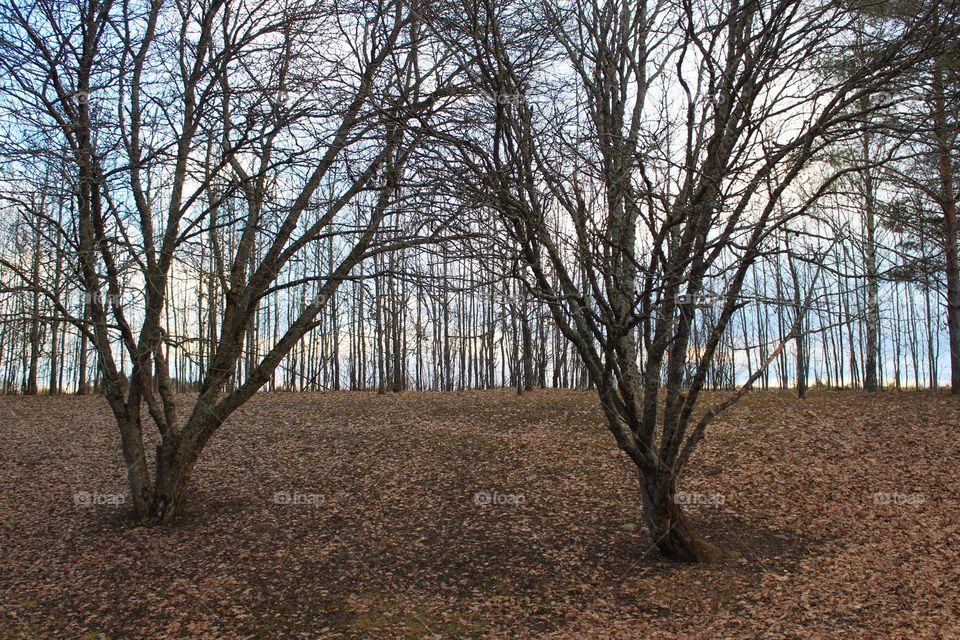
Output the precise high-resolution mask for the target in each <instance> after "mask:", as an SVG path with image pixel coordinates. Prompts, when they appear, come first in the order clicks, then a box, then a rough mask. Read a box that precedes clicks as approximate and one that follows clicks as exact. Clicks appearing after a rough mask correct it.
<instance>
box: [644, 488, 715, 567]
mask: <svg viewBox="0 0 960 640" xmlns="http://www.w3.org/2000/svg"><path fill="white" fill-rule="evenodd" d="M651 493H652V495H651ZM643 496H644V498H643V502H644V504H643V518H644V521H645V522H646V524H647V528H648V529H649V530H650V535H651V536H652V537H653V541H654V544H655V545H656V546H657V548H658V549H659V550H660V552H661V553H662V554H663V555H664V556H666V558H667V559H669V560H672V561H673V562H689V563H692V562H711V561H714V560H719V559H720V558H722V557H723V552H722V551H721V550H720V549H719V548H718V547H716V546H715V545H713V544H712V543H711V542H709V541H708V540H706V539H705V538H704V537H703V536H701V535H700V534H698V533H697V532H696V531H695V530H694V529H693V527H692V526H691V525H690V522H689V521H688V520H687V517H686V515H685V514H684V513H683V509H682V508H681V507H680V505H678V504H677V503H676V502H675V500H674V492H673V491H672V490H671V491H669V492H664V491H657V490H654V491H652V492H650V491H647V490H646V488H644V491H643Z"/></svg>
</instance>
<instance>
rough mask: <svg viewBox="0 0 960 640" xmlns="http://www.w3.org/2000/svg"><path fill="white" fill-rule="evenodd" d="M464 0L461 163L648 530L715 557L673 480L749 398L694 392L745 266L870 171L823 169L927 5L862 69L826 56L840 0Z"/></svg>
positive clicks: (699, 555) (836, 38)
mask: <svg viewBox="0 0 960 640" xmlns="http://www.w3.org/2000/svg"><path fill="white" fill-rule="evenodd" d="M450 11H452V12H454V13H453V15H456V16H457V17H456V18H455V19H454V18H452V16H448V18H449V19H447V20H446V21H445V22H444V29H445V30H446V32H448V33H455V34H456V36H451V38H450V40H451V43H450V46H451V47H456V48H457V51H458V54H459V55H460V56H461V58H462V59H463V60H464V61H466V62H468V63H469V65H470V66H469V68H470V69H471V74H470V78H471V81H472V82H473V83H475V87H476V89H477V90H478V93H479V94H480V95H481V96H487V97H488V99H487V101H486V103H480V106H477V103H476V101H474V102H473V103H469V107H467V108H465V114H467V115H465V116H464V118H466V117H468V116H473V118H474V120H473V121H474V123H475V128H474V129H472V130H471V132H470V135H466V136H460V137H459V139H458V140H456V141H454V142H452V143H451V147H453V148H455V149H456V150H457V157H456V160H451V162H450V166H451V171H454V172H456V174H457V175H458V176H459V177H460V184H461V185H462V188H464V190H465V191H466V192H467V193H469V194H470V197H471V198H472V199H473V201H474V202H475V203H477V205H480V206H485V207H487V208H488V209H489V210H490V211H491V212H493V214H494V216H495V219H496V220H497V221H498V222H499V224H500V228H502V229H503V230H504V231H505V232H506V233H505V235H506V237H508V238H509V240H510V241H509V242H508V243H505V245H504V251H507V252H510V254H511V255H513V256H515V257H516V259H517V260H519V261H521V262H522V264H523V265H524V272H525V273H526V274H527V284H528V287H529V289H530V291H531V292H533V293H534V294H535V295H536V296H537V297H538V298H539V299H541V300H543V301H544V302H545V303H546V304H547V305H548V306H549V308H550V311H551V313H552V316H553V320H554V322H555V323H556V324H557V325H558V326H559V327H560V330H561V331H562V332H563V334H564V335H565V336H566V337H567V339H568V340H570V341H571V342H572V343H573V344H574V345H575V346H576V348H577V351H578V353H579V355H580V357H581V358H582V359H583V361H584V363H585V365H586V369H587V371H588V372H589V375H590V377H591V380H592V382H593V384H594V385H595V387H596V389H597V392H598V394H599V398H600V403H601V407H602V409H603V412H604V414H605V416H606V418H607V423H608V427H609V429H610V431H611V432H612V434H613V436H614V438H615V439H616V441H617V444H618V445H619V447H620V448H621V449H622V450H623V451H624V452H625V453H626V455H628V456H629V458H630V459H631V460H632V461H633V462H634V464H635V465H636V467H637V470H638V472H639V476H640V484H641V491H642V496H643V514H644V518H645V521H646V523H647V525H648V527H649V529H650V532H651V535H652V537H653V540H654V542H655V544H656V545H657V546H658V547H659V548H660V549H661V551H662V552H663V553H664V554H665V555H666V556H667V557H669V558H671V559H674V560H679V561H697V560H705V559H710V558H712V557H715V556H716V555H718V553H719V551H718V550H717V549H716V547H715V546H714V545H712V544H711V543H710V542H708V541H707V540H705V539H704V538H703V537H702V536H700V535H699V534H698V533H697V532H696V531H695V530H694V529H693V528H692V527H691V525H690V524H689V523H688V521H687V518H686V516H685V514H684V513H683V511H682V510H681V508H680V507H679V506H678V505H677V504H676V501H675V494H676V491H677V483H678V479H679V477H680V474H681V472H682V471H683V469H684V466H685V465H686V464H687V463H688V462H689V460H690V458H691V456H692V455H693V452H694V451H695V449H696V446H697V444H698V443H699V442H700V441H701V440H702V438H703V437H704V434H705V431H706V428H707V426H708V424H709V423H710V421H711V419H712V418H713V417H714V416H716V415H717V414H718V413H719V412H720V411H722V410H724V409H725V408H727V407H728V406H730V405H731V404H732V403H733V402H734V401H735V400H736V399H737V398H738V397H740V395H741V394H740V393H737V394H734V395H733V396H731V397H730V398H729V399H727V400H724V401H721V402H719V403H718V404H715V405H714V406H711V407H708V408H706V409H703V408H698V400H699V399H700V393H701V390H702V389H703V387H704V384H705V381H706V376H707V374H708V371H709V367H710V364H711V361H712V359H713V357H714V355H715V353H716V350H717V347H718V345H719V344H720V342H721V339H722V337H723V336H724V334H725V332H726V330H727V328H728V326H729V323H730V320H731V317H732V316H733V314H734V312H735V311H736V310H737V309H738V307H740V306H741V301H740V299H739V294H740V292H741V290H742V288H743V285H744V280H745V278H746V276H747V273H748V272H749V270H750V267H751V265H753V264H754V263H755V261H756V260H757V259H758V258H759V257H761V256H762V255H763V254H764V253H765V252H767V251H769V250H771V248H772V247H773V246H775V245H776V243H777V238H778V237H780V236H781V235H782V234H783V233H784V232H787V231H789V225H790V223H791V221H794V220H797V219H798V218H799V217H800V216H802V215H804V214H805V213H806V212H807V211H808V210H809V208H810V206H811V204H812V203H814V202H816V200H817V198H819V197H820V196H822V195H823V194H824V193H827V192H829V191H830V190H831V189H832V187H833V185H834V184H835V183H836V181H837V179H838V178H839V177H840V176H842V175H844V174H846V173H849V172H852V171H857V170H858V167H857V166H847V167H842V168H840V169H839V170H837V171H832V172H830V171H826V172H825V171H823V170H822V169H821V170H819V171H812V170H810V167H811V165H812V164H814V163H815V162H816V161H817V160H818V159H819V158H820V157H822V152H823V150H824V149H825V148H826V147H827V146H828V145H829V144H831V143H833V142H834V141H836V140H837V139H838V138H843V137H847V136H854V135H856V133H857V132H858V130H859V128H860V127H861V126H862V125H863V123H864V121H865V120H866V116H867V115H868V114H869V112H870V109H872V108H873V107H871V106H870V104H872V103H871V102H870V101H867V105H868V106H867V107H866V110H864V108H862V107H861V105H862V104H864V101H863V98H864V97H865V96H869V95H871V94H872V93H873V92H876V91H877V90H878V89H879V88H881V87H883V86H884V84H885V83H887V82H889V81H890V80H892V79H893V78H896V77H897V76H898V74H901V73H903V72H905V71H907V70H909V69H911V68H912V66H913V65H914V64H915V63H916V62H917V60H918V59H923V58H924V57H925V56H929V54H930V50H931V49H930V47H935V46H936V45H937V42H936V38H926V37H925V36H924V35H923V34H922V29H921V26H922V25H923V24H924V23H923V19H924V17H923V16H917V18H916V20H915V21H910V22H909V23H904V24H902V25H901V28H900V30H899V31H898V33H897V35H896V37H893V38H891V37H885V38H884V39H882V41H876V40H875V41H873V42H868V43H866V44H865V45H864V50H865V51H866V52H867V53H866V54H865V56H864V59H863V64H862V65H861V66H859V67H858V68H857V69H855V70H851V71H850V72H848V73H843V74H828V75H824V74H821V73H820V66H821V65H823V64H825V63H826V61H828V60H830V59H831V58H832V57H834V56H835V55H836V53H837V51H840V50H842V49H843V47H845V46H846V45H847V44H848V41H847V40H846V39H847V38H849V37H850V36H851V34H853V33H854V30H855V29H856V28H857V16H856V15H855V14H854V12H852V11H851V10H850V8H849V7H848V6H846V5H845V4H844V3H840V2H832V1H829V0H827V1H818V2H809V1H806V0H759V1H756V0H749V1H746V2H741V1H739V0H734V1H732V2H725V3H722V4H719V5H717V4H702V3H691V2H683V3H677V4H671V3H665V2H594V1H592V0H583V1H577V2H572V3H551V2H547V3H540V4H537V5H535V6H530V5H528V4H527V3H523V2H518V3H507V4H503V3H497V4H494V3H490V2H484V1H482V0H477V1H474V0H465V1H464V2H454V3H453V6H452V7H451V8H450ZM863 35H864V37H865V38H869V35H870V34H863ZM464 43H465V44H464ZM481 99H482V98H481ZM801 184H802V186H803V188H802V189H801V188H799V186H798V185H801ZM581 269H583V270H585V272H586V273H587V277H586V278H579V277H578V272H579V271H580V270H581ZM721 284H722V286H720V285H721ZM707 305H710V306H713V307H714V308H715V313H714V314H712V315H713V319H712V322H711V324H710V326H709V327H708V329H707V330H706V331H705V332H702V333H701V335H702V336H703V337H702V343H700V344H697V345H694V344H693V339H694V338H693V336H694V333H693V327H694V326H695V322H696V319H697V318H698V317H699V316H700V315H701V314H700V311H699V310H700V309H701V308H702V307H703V306H707ZM801 319H802V317H801V316H800V315H799V314H798V320H801ZM797 326H798V325H797V324H796V323H795V330H796V327H797ZM792 333H793V332H791V335H792ZM789 337H790V336H788V338H789ZM694 347H697V351H698V353H699V358H697V359H695V358H693V357H692V356H691V353H692V352H693V350H694ZM781 347H782V345H781ZM778 351H779V349H778V350H775V351H774V355H775V354H776V353H777V352H778ZM768 362H769V361H768ZM757 375H758V372H757V373H754V375H753V376H752V377H751V378H750V379H749V380H748V382H747V384H746V385H745V387H744V388H747V387H749V386H750V384H752V382H753V380H755V379H756V376H757Z"/></svg>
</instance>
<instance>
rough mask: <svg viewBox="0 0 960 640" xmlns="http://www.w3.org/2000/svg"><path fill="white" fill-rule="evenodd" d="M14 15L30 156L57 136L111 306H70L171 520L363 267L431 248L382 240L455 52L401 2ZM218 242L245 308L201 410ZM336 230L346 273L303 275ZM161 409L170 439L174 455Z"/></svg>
mask: <svg viewBox="0 0 960 640" xmlns="http://www.w3.org/2000/svg"><path fill="white" fill-rule="evenodd" d="M0 17H2V21H3V28H2V35H0V48H2V51H3V56H2V57H3V63H2V64H3V71H4V73H5V74H6V76H7V80H6V81H5V87H4V88H5V90H6V91H5V93H4V99H5V101H6V102H5V106H6V107H7V108H8V109H11V110H17V111H20V112H23V113H26V114H29V116H30V120H29V125H30V126H24V127H23V128H22V129H20V130H18V131H16V132H15V133H16V135H15V138H16V144H17V150H18V151H20V152H21V153H22V158H23V159H24V161H25V162H26V161H28V159H29V158H30V157H38V156H40V155H42V154H43V153H52V152H51V151H50V150H49V149H38V148H36V147H35V146H34V144H33V143H34V140H36V137H35V136H37V135H38V132H41V133H43V134H50V133H51V132H53V133H55V134H57V135H58V136H59V138H60V140H61V142H62V143H63V145H64V146H65V149H66V156H67V159H68V164H69V166H70V167H72V169H73V176H74V180H75V184H74V185H73V190H74V194H75V197H76V201H77V207H76V215H75V219H73V220H70V221H65V224H64V226H63V228H62V229H61V233H63V234H64V235H68V236H71V239H72V240H73V242H74V243H75V245H76V247H77V254H78V255H77V259H78V264H77V265H76V269H77V271H78V273H79V277H80V280H81V281H82V283H83V286H84V288H85V290H86V291H87V292H88V294H89V299H90V304H89V312H90V315H89V319H85V318H77V317H73V316H72V315H71V314H70V309H68V308H67V307H66V306H65V305H64V304H63V303H62V301H61V300H58V299H56V298H55V297H54V296H52V295H51V296H50V297H51V299H52V300H53V302H54V303H55V304H57V305H58V311H59V312H60V313H62V314H63V315H64V316H65V317H69V318H71V319H72V320H73V322H75V324H76V325H77V326H78V327H79V328H80V329H81V331H83V333H84V334H85V335H86V336H87V337H88V338H89V339H90V340H91V341H92V343H93V344H94V346H95V348H96V352H97V356H98V358H99V364H100V370H101V372H102V376H103V384H104V395H105V396H106V399H107V401H108V402H109V405H110V408H111V410H112V412H113V415H114V417H115V418H116V421H117V424H118V426H119V429H120V435H121V442H122V448H123V455H124V459H125V461H126V464H127V468H128V479H129V484H130V490H131V493H132V497H133V506H134V509H135V511H136V514H137V516H139V517H140V518H142V519H151V520H155V521H160V522H169V521H171V520H173V519H174V518H176V517H177V516H178V515H180V514H181V513H182V511H183V506H184V504H185V498H186V486H187V482H188V480H189V477H190V474H191V471H192V469H193V468H194V465H195V464H196V462H197V459H198V457H199V455H200V453H201V451H202V450H203V448H204V446H205V445H206V443H207V442H208V441H209V439H210V438H211V437H212V436H213V434H214V433H215V432H216V430H217V429H218V428H219V427H220V426H221V425H222V424H223V422H224V421H225V420H226V419H227V417H228V416H230V414H231V413H232V412H233V411H234V410H236V409H237V407H239V406H240V405H241V404H243V403H244V402H245V401H246V400H248V399H249V398H250V397H251V396H252V395H253V394H254V393H255V392H256V391H257V389H259V388H260V387H261V386H262V385H263V384H264V383H266V382H267V381H268V380H269V378H270V377H271V375H272V373H273V371H274V369H275V368H276V367H277V365H278V363H279V362H280V361H281V359H283V357H284V356H285V355H286V354H287V353H288V352H289V351H290V350H291V348H292V347H293V346H294V345H295V344H296V343H297V342H298V341H299V340H300V338H301V337H302V336H304V334H305V333H307V332H309V331H310V330H311V329H312V328H313V327H314V326H315V323H316V319H317V316H318V314H319V313H320V312H321V310H322V309H323V308H324V305H325V302H326V300H327V299H328V298H329V296H330V295H331V294H332V293H333V292H334V291H335V290H336V288H337V287H338V286H339V285H340V283H341V282H343V281H344V279H345V278H347V276H348V275H349V274H350V273H351V271H352V270H353V268H354V267H355V266H356V265H357V264H358V263H360V262H361V261H363V260H364V259H366V258H368V257H369V256H371V255H373V254H374V253H377V252H382V251H388V250H390V249H393V248H396V247H399V246H403V245H404V244H408V243H409V242H413V241H415V240H414V239H412V238H410V237H409V236H402V237H401V236H397V235H396V234H393V235H392V236H391V238H390V241H389V243H387V244H384V243H381V242H379V240H378V236H377V232H378V230H379V228H380V227H381V224H382V223H383V221H384V220H385V219H386V218H387V217H388V216H389V215H393V214H395V213H396V212H397V210H398V209H399V208H401V207H402V198H403V190H402V187H401V184H402V181H403V176H404V173H405V171H406V167H407V164H408V161H409V159H410V157H411V155H412V154H414V153H416V151H417V149H418V147H419V145H420V144H421V142H422V141H423V139H424V137H425V133H426V130H427V127H428V125H429V122H430V120H431V118H432V117H433V116H434V112H435V110H436V108H437V104H438V97H439V96H441V95H442V94H443V89H442V87H443V82H442V81H441V80H440V79H439V78H438V76H437V75H436V73H434V70H435V69H437V68H439V66H441V65H442V56H440V57H438V56H434V55H432V53H430V52H429V51H428V52H427V53H426V54H425V55H421V54H422V47H423V44H422V42H421V40H422V36H421V33H420V30H421V27H420V24H419V18H418V15H417V12H416V10H415V8H414V6H413V5H411V4H410V3H407V2H403V1H394V0H384V1H382V2H373V3H368V2H334V3H318V4H314V3H309V2H288V3H281V4H271V3H262V4H260V5H253V6H251V5H248V4H246V3H241V2H234V1H233V0H213V2H194V1H191V0H187V1H185V2H176V3H167V2H163V1H162V0H157V1H155V2H147V3H138V2H130V1H128V0H122V1H114V0H84V1H83V2H79V3H76V4H69V5H65V4H63V3H60V2H56V1H54V0H37V1H36V2H33V3H29V4H24V3H21V2H4V3H3V5H2V7H0ZM428 231H429V229H428ZM201 237H202V238H204V239H205V241H206V242H208V243H209V245H210V247H211V248H212V251H213V253H214V258H213V262H214V264H215V268H214V277H215V278H216V279H217V281H218V283H219V287H220V290H221V293H222V296H223V298H224V302H223V306H222V312H221V313H220V314H219V317H217V318H215V319H214V322H215V326H214V327H213V328H212V329H211V331H215V335H216V339H215V340H214V345H215V346H214V348H213V352H212V353H211V354H210V356H209V359H208V361H207V362H205V363H203V368H202V375H201V380H200V384H199V394H198V396H197V397H196V398H195V399H194V400H192V406H190V407H189V408H188V410H187V412H186V414H185V415H184V416H183V417H181V414H180V411H181V409H182V406H179V405H178V403H177V398H176V396H175V393H174V389H173V386H172V384H171V374H170V371H169V366H168V363H167V359H166V356H165V349H166V347H167V345H168V343H169V342H170V341H171V340H172V339H173V337H171V336H170V335H169V333H168V332H167V331H166V330H165V326H164V325H165V322H164V321H165V318H166V316H165V310H166V309H167V305H168V304H169V300H170V298H171V295H172V293H173V289H174V287H176V275H177V271H178V268H180V267H181V266H182V263H183V260H184V259H185V256H188V255H189V254H190V252H191V251H192V250H193V245H194V243H195V242H196V241H197V239H198V238H201ZM331 237H333V238H335V239H336V243H335V246H334V249H333V250H334V251H335V252H336V255H335V256H333V255H331V259H330V262H329V269H327V270H326V271H322V272H318V273H315V274H311V275H310V276H309V277H307V278H303V279H298V280H290V279H289V278H287V277H285V276H284V274H285V273H286V271H285V269H284V267H285V266H286V265H287V264H289V263H290V262H291V261H292V260H296V259H297V257H298V256H299V255H302V254H303V252H305V251H307V250H310V249H311V248H312V246H313V245H314V244H316V243H323V246H324V247H326V246H327V243H329V242H330V238H331ZM23 276H24V277H25V279H26V280H27V281H29V274H23ZM123 282H133V283H134V286H135V287H136V294H135V295H134V296H133V298H132V299H131V298H129V297H127V296H125V295H124V292H123V291H121V285H122V283H123ZM32 284H34V285H35V286H38V287H39V284H40V283H32ZM293 287H302V288H303V289H304V291H306V292H308V293H309V297H308V298H306V300H305V304H304V305H302V308H300V309H298V310H296V311H295V312H293V313H288V314H285V317H283V318H282V320H283V321H284V323H285V326H286V329H285V331H283V332H282V333H281V334H280V335H279V337H278V339H277V340H276V341H275V342H274V343H272V344H265V345H264V344H256V345H255V347H256V348H255V349H253V350H252V351H251V350H249V349H248V351H247V355H248V356H249V355H250V354H251V353H252V354H253V360H252V362H249V363H246V364H247V367H246V369H245V370H244V375H243V376H242V377H240V376H237V375H236V372H237V369H238V359H239V358H240V356H241V353H243V352H244V347H245V344H246V345H248V343H249V342H250V338H251V336H250V335H249V331H250V324H251V319H252V318H253V316H254V314H256V313H257V311H258V309H259V308H261V306H262V305H269V304H271V303H272V302H273V300H274V299H275V297H276V296H277V295H278V294H279V293H281V292H283V291H285V290H287V289H290V288H293ZM277 312H278V313H279V309H278V311H277ZM254 340H256V338H255V337H254ZM118 348H120V349H124V350H126V352H127V354H128V356H129V359H130V362H131V366H130V370H129V371H125V370H123V368H122V367H121V366H120V364H118V361H117V355H116V354H117V349H118ZM144 411H146V416H148V419H149V422H152V424H153V425H154V426H155V427H156V431H157V434H158V438H157V439H158V444H157V447H156V455H155V458H154V459H153V460H150V459H148V454H147V450H146V447H145V441H146V440H145V437H144V422H145V415H144ZM151 468H152V469H153V472H152V474H151Z"/></svg>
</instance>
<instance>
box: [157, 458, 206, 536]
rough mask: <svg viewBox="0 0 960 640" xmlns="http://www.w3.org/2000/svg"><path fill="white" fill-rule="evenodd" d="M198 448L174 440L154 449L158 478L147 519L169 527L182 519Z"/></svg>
mask: <svg viewBox="0 0 960 640" xmlns="http://www.w3.org/2000/svg"><path fill="white" fill-rule="evenodd" d="M199 454H200V447H199V446H196V445H190V444H187V443H186V441H184V440H181V439H176V440H174V441H173V442H166V443H164V444H163V445H161V446H158V447H157V476H156V484H155V488H154V493H153V503H152V505H151V507H150V519H151V520H152V521H153V522H155V523H157V524H170V523H171V522H173V521H174V520H176V519H177V518H179V517H180V516H181V515H183V512H184V509H185V507H186V503H187V484H188V483H189V482H190V475H191V474H192V473H193V467H194V465H196V463H197V459H198V458H199Z"/></svg>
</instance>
